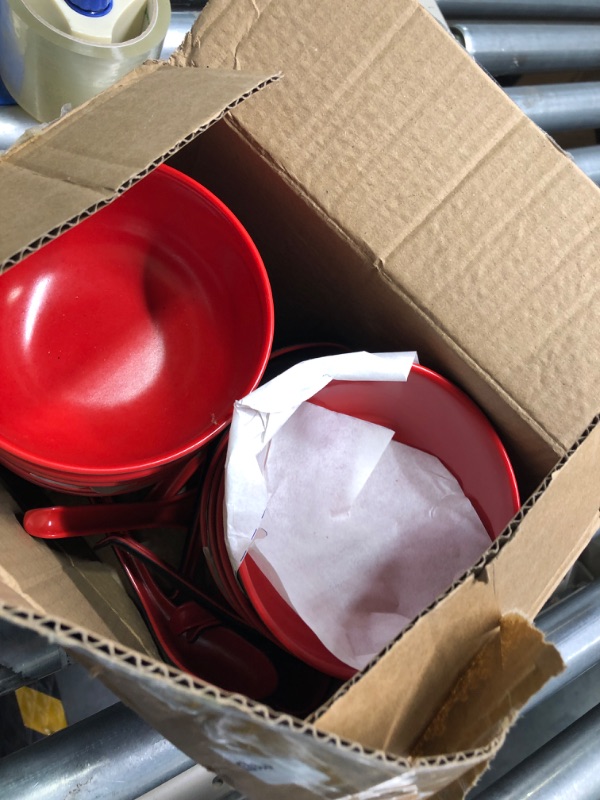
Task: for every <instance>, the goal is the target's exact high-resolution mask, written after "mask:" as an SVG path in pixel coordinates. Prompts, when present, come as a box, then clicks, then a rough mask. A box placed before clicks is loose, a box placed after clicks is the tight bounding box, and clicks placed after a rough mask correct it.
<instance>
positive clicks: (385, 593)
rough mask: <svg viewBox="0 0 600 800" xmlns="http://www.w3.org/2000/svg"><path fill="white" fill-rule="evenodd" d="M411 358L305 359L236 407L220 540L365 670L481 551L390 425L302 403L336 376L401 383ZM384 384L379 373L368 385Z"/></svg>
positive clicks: (483, 542) (453, 493)
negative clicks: (260, 572)
mask: <svg viewBox="0 0 600 800" xmlns="http://www.w3.org/2000/svg"><path fill="white" fill-rule="evenodd" d="M415 358H416V354H414V353H402V354H384V355H372V354H368V353H351V354H344V355H342V356H330V357H326V358H322V359H315V360H314V361H308V362H303V363H302V364H299V365H296V366H295V367H292V369H290V370H288V371H287V372H286V373H284V374H283V375H281V376H279V377H278V378H275V379H274V380H273V381H271V382H270V383H268V384H265V385H264V386H262V387H260V388H259V389H258V390H256V391H255V392H253V393H252V394H250V395H249V396H248V397H247V398H244V400H242V401H240V402H239V403H237V404H236V408H235V413H234V418H233V424H232V430H231V434H230V445H229V452H228V461H227V467H226V540H227V546H228V549H229V553H230V557H231V560H232V564H233V566H234V568H235V569H237V567H238V566H239V564H240V563H241V561H242V559H243V558H244V555H245V553H246V552H248V551H249V552H251V554H252V558H253V559H254V560H255V562H256V563H257V565H258V566H259V567H260V568H261V569H262V570H263V572H264V573H265V574H266V575H267V576H268V578H269V579H270V581H271V583H272V584H273V585H274V586H275V588H276V589H277V590H278V591H279V593H280V594H281V596H282V597H283V598H284V599H285V600H286V601H287V602H288V603H289V605H290V606H291V607H292V608H294V609H295V611H296V612H297V613H298V614H299V616H300V617H301V618H302V619H303V620H304V621H305V622H306V624H307V625H309V627H311V628H312V630H313V631H314V632H315V634H316V635H317V636H318V637H319V639H320V640H321V641H322V642H323V644H324V645H325V647H326V648H327V649H328V650H329V651H330V652H332V653H333V654H334V655H335V656H337V658H339V659H340V660H341V661H343V662H344V663H346V664H348V665H349V666H351V667H355V668H357V669H362V667H364V666H365V665H366V664H367V663H368V662H369V661H370V660H371V658H372V657H373V656H375V655H376V654H377V653H378V652H379V651H380V650H381V649H382V648H383V647H384V646H385V645H386V644H387V643H388V642H389V641H390V640H391V639H392V638H394V637H395V636H396V635H397V634H398V633H399V632H400V631H401V630H402V628H403V627H405V625H406V624H408V622H410V621H411V620H412V619H413V618H414V617H415V616H416V615H417V614H418V613H419V612H420V611H422V610H423V609H424V608H425V607H427V605H429V604H430V603H431V602H432V601H433V600H435V598H436V597H437V596H438V595H439V594H440V593H441V592H442V591H444V590H445V589H446V588H447V587H448V586H449V585H451V583H452V582H453V581H454V580H455V578H456V577H458V576H459V575H460V574H461V573H462V572H463V571H464V570H465V569H466V568H468V567H470V566H472V564H474V563H475V562H476V561H477V559H478V558H479V556H480V555H481V554H482V553H483V552H484V551H485V550H486V548H487V547H488V546H489V543H490V540H489V537H488V535H487V533H486V531H485V529H484V527H483V525H482V523H481V521H480V520H479V517H478V516H477V514H476V513H475V511H474V509H473V507H472V505H471V503H470V502H469V501H468V500H467V498H466V497H465V496H464V494H463V492H462V490H461V489H460V486H459V485H458V483H457V481H456V480H455V478H454V477H453V476H452V475H451V474H450V473H449V472H448V471H447V470H446V469H445V467H443V465H442V464H441V463H440V461H439V460H438V459H436V458H434V457H433V456H430V455H427V454H425V453H422V452H421V451H419V450H415V449H414V448H410V447H407V446H406V445H402V444H400V443H398V442H394V441H392V436H393V431H391V430H389V429H387V428H384V427H381V426H379V425H374V424H372V423H370V422H364V421H362V420H359V419H355V418H353V417H349V416H347V415H344V414H337V413H335V412H332V411H328V410H326V409H323V408H320V407H319V406H316V405H314V404H312V403H307V402H304V401H305V400H307V399H308V398H310V397H311V396H312V395H313V394H315V393H316V392H317V391H318V390H319V389H321V388H322V387H323V386H324V385H326V384H327V383H328V382H329V380H330V379H331V378H333V377H336V378H344V377H345V378H347V379H350V378H351V379H364V380H376V379H378V380H406V377H407V376H408V372H409V370H410V367H411V366H412V364H413V363H414V361H415ZM374 376H379V377H377V378H376V377H374Z"/></svg>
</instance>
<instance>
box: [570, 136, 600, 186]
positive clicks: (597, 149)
mask: <svg viewBox="0 0 600 800" xmlns="http://www.w3.org/2000/svg"><path fill="white" fill-rule="evenodd" d="M569 155H570V156H571V158H572V159H573V161H574V162H575V163H576V164H577V166H578V167H579V169H581V170H582V171H583V172H585V174H586V175H587V176H588V178H591V180H593V181H594V183H596V184H597V185H598V186H600V145H597V144H595V145H590V146H589V147H574V148H573V149H572V150H569Z"/></svg>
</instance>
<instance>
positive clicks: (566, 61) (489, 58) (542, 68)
mask: <svg viewBox="0 0 600 800" xmlns="http://www.w3.org/2000/svg"><path fill="white" fill-rule="evenodd" d="M450 30H451V31H452V33H453V34H454V36H455V38H456V39H457V40H458V41H459V42H460V44H462V45H463V47H464V48H465V49H466V51H467V52H468V53H469V54H470V55H471V56H472V57H473V58H474V59H475V61H477V63H478V64H480V66H482V67H483V68H484V69H486V70H487V71H488V72H489V73H490V74H491V75H495V76H501V75H523V74H527V73H532V72H552V71H554V70H561V69H594V68H596V67H600V24H596V23H591V24H588V25H576V24H561V23H551V22H549V23H545V24H544V23H530V22H523V23H517V22H512V23H511V22H453V23H452V24H451V25H450Z"/></svg>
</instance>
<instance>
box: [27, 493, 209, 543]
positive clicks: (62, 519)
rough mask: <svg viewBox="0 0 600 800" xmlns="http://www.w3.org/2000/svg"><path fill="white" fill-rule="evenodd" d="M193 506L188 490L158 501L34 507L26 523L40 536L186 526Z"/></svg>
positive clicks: (34, 533) (53, 537)
mask: <svg viewBox="0 0 600 800" xmlns="http://www.w3.org/2000/svg"><path fill="white" fill-rule="evenodd" d="M193 510H194V492H188V493H186V494H182V495H178V496H177V497H173V498H172V499H170V500H159V501H158V500H157V501H155V502H141V503H113V504H110V505H85V506H52V507H51V508H34V509H31V510H30V511H27V512H26V513H25V517H24V519H23V527H24V528H25V530H26V531H27V533H28V534H29V535H30V536H34V537H36V538H38V539H70V538H74V537H79V536H97V535H99V534H105V533H112V532H113V531H118V530H139V529H141V528H159V527H162V526H172V527H185V526H186V525H187V524H188V523H189V521H190V516H191V515H192V514H193Z"/></svg>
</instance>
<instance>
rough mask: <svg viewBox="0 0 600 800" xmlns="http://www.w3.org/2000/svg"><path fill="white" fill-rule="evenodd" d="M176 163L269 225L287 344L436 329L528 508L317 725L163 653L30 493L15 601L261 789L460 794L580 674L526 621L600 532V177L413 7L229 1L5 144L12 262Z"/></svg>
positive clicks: (17, 542) (269, 255) (5, 505)
mask: <svg viewBox="0 0 600 800" xmlns="http://www.w3.org/2000/svg"><path fill="white" fill-rule="evenodd" d="M194 67H195V68H194ZM206 67H210V68H212V69H205V68H206ZM215 68H218V69H215ZM222 70H223V71H222ZM239 70H241V71H239ZM278 70H282V71H283V79H282V80H280V81H277V82H276V83H274V84H273V85H271V86H268V85H267V84H268V83H270V77H269V76H271V75H272V74H273V72H274V71H275V72H277V71H278ZM262 86H264V87H265V88H264V89H263V90H262V91H260V92H259V93H258V95H257V96H255V97H249V99H247V100H246V101H245V102H244V103H243V104H242V105H240V106H239V107H235V110H234V106H237V103H238V101H239V100H240V99H241V98H243V97H247V96H249V95H250V94H252V93H253V91H254V90H255V89H256V88H259V87H262ZM224 112H227V113H224ZM219 119H220V121H217V120H219ZM213 122H216V124H214V125H212V123H213ZM209 126H211V127H209ZM100 132H102V135H99V133H100ZM199 134H201V135H199ZM166 158H170V161H171V163H172V164H173V165H174V166H176V167H178V168H180V169H183V170H185V171H186V172H188V173H190V174H191V175H193V176H194V177H197V178H199V179H200V180H201V181H202V182H204V183H205V184H206V185H207V186H208V187H209V188H211V189H212V190H213V191H215V192H216V194H218V195H219V196H220V197H221V198H222V199H223V200H224V201H225V202H226V203H227V204H228V205H229V206H230V207H231V208H232V210H233V211H234V212H235V213H236V214H237V215H238V216H239V218H240V219H241V220H242V222H243V223H244V225H245V226H246V227H247V228H248V230H249V232H250V234H251V235H252V236H253V238H254V239H255V241H256V243H257V245H258V247H259V249H260V251H261V253H262V254H263V257H264V259H265V262H266V264H267V268H268V270H269V274H270V278H271V281H272V285H273V289H274V295H275V303H276V315H277V316H276V325H277V336H278V339H279V340H281V341H294V340H297V341H307V340H311V339H313V340H314V339H336V340H341V341H343V342H345V343H347V344H348V345H350V346H352V347H356V348H360V349H372V350H385V349H389V350H401V349H416V350H417V351H418V352H419V356H420V359H421V361H422V363H424V364H427V365H430V366H432V367H433V368H435V369H438V370H439V371H441V372H442V373H443V374H445V375H446V376H447V377H449V378H450V379H451V380H454V381H456V382H457V383H458V384H460V385H461V386H462V387H463V388H464V389H465V390H466V391H467V392H468V393H469V394H470V395H471V396H472V397H473V398H474V399H475V400H476V401H477V402H478V403H479V404H480V405H481V406H482V407H483V408H484V409H485V411H486V412H487V414H488V415H489V417H490V418H491V419H492V420H493V422H494V424H495V425H496V426H497V429H498V430H499V432H500V434H501V436H502V438H503V440H504V442H505V443H506V445H507V447H508V449H509V451H510V454H511V457H512V459H513V461H514V464H515V465H516V467H517V472H518V478H519V481H520V487H521V491H522V496H523V498H524V503H523V507H522V509H521V510H520V512H519V513H518V514H517V516H516V517H515V519H514V520H513V521H512V522H511V523H510V525H509V526H508V528H507V530H506V531H505V533H504V534H503V535H502V536H501V537H500V539H499V540H498V541H497V542H495V543H494V544H493V546H492V547H491V548H490V550H489V552H488V553H487V554H486V556H485V558H483V559H482V560H481V562H480V563H478V564H477V565H476V566H475V568H474V569H473V570H471V571H470V572H469V573H468V574H466V575H465V576H463V578H462V579H461V580H460V581H459V582H458V583H457V584H456V585H455V586H454V587H452V588H451V589H449V591H448V592H447V593H446V594H445V595H444V596H443V597H442V598H440V599H439V600H438V601H437V603H436V604H434V606H433V607H431V608H430V609H428V610H427V612H425V613H424V614H422V615H421V616H420V617H419V618H418V619H417V620H416V621H415V622H414V623H413V624H412V625H411V626H410V627H409V628H408V629H407V630H405V632H404V633H403V634H402V635H401V636H400V637H399V638H398V640H397V641H396V642H394V643H392V644H391V645H390V646H389V648H387V649H386V651H385V652H384V653H383V654H382V655H381V656H380V657H379V659H377V660H376V661H375V663H373V664H372V665H370V667H369V668H368V669H367V670H365V671H364V673H363V674H361V675H359V676H357V677H356V679H354V680H353V681H351V682H350V683H349V684H347V685H346V686H344V687H343V688H342V689H341V690H340V691H339V693H338V694H337V695H336V696H335V697H334V698H332V700H331V701H330V702H329V703H328V704H327V705H326V706H325V707H324V708H322V709H320V710H319V711H318V712H317V713H316V714H314V715H313V717H312V718H311V719H310V720H297V719H292V718H291V717H289V716H282V715H278V714H276V713H274V712H273V711H271V710H270V709H268V708H266V707H264V706H261V705H259V704H256V703H252V702H250V701H248V700H247V699H246V698H243V697H240V696H237V695H227V694H225V693H223V692H220V691H219V690H218V689H217V688H215V687H211V686H206V685H204V684H202V683H201V682H199V681H195V680H193V679H192V678H190V677H189V676H187V675H184V674H182V673H180V672H178V671H177V670H175V669H171V668H169V667H168V666H166V665H164V664H162V663H161V662H160V661H158V660H156V658H155V657H154V655H153V647H152V642H151V641H150V639H149V637H148V635H147V632H146V631H145V629H144V627H143V625H142V624H141V621H140V619H139V617H138V616H137V614H136V611H135V609H134V607H133V606H132V604H131V603H130V602H129V600H128V598H127V596H126V594H125V592H124V591H123V590H122V588H121V587H120V585H119V583H118V582H117V580H116V579H115V576H114V574H113V573H112V571H111V570H110V569H109V568H108V567H106V566H105V565H103V564H98V563H97V562H95V561H92V560H90V559H89V558H86V557H85V556H83V555H82V556H81V557H75V556H73V555H69V556H66V555H65V554H63V553H61V552H60V551H57V550H54V549H49V548H47V547H45V546H44V545H43V544H42V543H40V542H34V541H31V540H30V539H28V537H27V535H26V534H25V533H24V531H23V530H22V529H21V528H20V526H19V524H18V522H17V520H16V518H15V504H14V501H13V500H12V499H11V498H10V496H9V495H8V494H4V495H3V497H2V505H1V514H0V536H1V541H2V550H1V552H2V557H1V559H0V578H1V579H2V582H1V583H0V599H1V600H2V606H1V609H2V616H3V617H5V618H6V619H9V620H11V621H16V622H17V623H18V624H20V625H22V626H25V627H31V628H34V629H35V630H37V631H39V632H41V633H43V634H45V635H46V636H48V637H49V638H53V639H55V640H56V641H58V642H59V643H60V644H62V645H63V646H65V647H66V648H67V649H68V650H69V651H70V652H71V653H73V655H74V656H75V657H76V658H78V659H79V660H80V661H82V662H83V663H84V664H85V665H86V666H87V667H88V668H89V669H90V670H92V671H93V672H94V673H95V674H97V675H99V676H100V678H101V679H102V680H103V681H104V682H105V683H106V684H107V686H109V687H110V688H111V689H112V690H113V691H114V692H115V693H116V694H117V695H119V696H120V697H122V698H123V700H124V701H125V702H126V703H127V704H128V705H130V706H131V707H132V708H134V709H135V710H136V711H137V712H138V713H139V714H140V715H141V716H142V717H143V718H144V719H146V720H147V721H148V722H149V723H150V724H152V725H154V726H155V727H156V728H157V729H158V730H159V731H161V732H162V733H163V734H164V735H165V736H166V737H168V738H169V739H171V740H172V741H173V742H174V743H175V744H176V745H177V746H178V747H180V748H181V749H182V750H184V751H185V752H186V753H188V754H189V755H190V756H191V757H193V758H195V759H196V760H197V761H199V762H200V763H201V764H203V765H205V766H206V767H208V768H209V769H212V770H214V771H215V772H217V773H219V774H221V775H223V777H224V778H225V779H226V780H227V781H229V782H230V783H232V784H233V785H234V786H236V788H239V789H240V791H242V792H243V793H245V794H246V795H247V796H248V797H256V798H271V797H272V798H281V797H290V798H294V800H296V799H297V800H304V798H341V797H344V798H346V799H347V800H348V798H350V797H352V798H357V799H358V798H360V800H367V798H375V797H376V798H378V799H379V800H383V798H395V797H400V796H402V797H430V796H436V797H444V798H453V797H460V796H462V795H463V794H464V791H465V790H466V788H467V787H468V786H469V785H470V783H471V782H472V781H473V780H474V779H475V777H476V776H477V775H478V774H479V773H480V772H481V771H482V770H483V769H484V768H485V766H486V765H487V763H488V762H489V760H490V759H491V758H492V757H493V755H494V754H495V753H496V752H497V750H498V748H499V747H500V746H501V744H502V741H503V737H504V735H505V732H506V729H507V727H508V725H509V724H510V722H511V721H512V720H513V719H514V716H515V714H516V713H517V712H518V710H519V708H520V707H521V706H522V705H523V704H524V703H525V702H526V700H527V699H528V698H529V697H530V696H531V695H532V694H533V693H534V692H535V691H536V690H537V689H538V688H539V687H540V686H541V685H542V684H543V683H544V682H545V681H546V680H547V679H548V678H549V677H550V676H552V675H553V674H556V673H557V672H558V671H559V670H560V669H561V661H560V658H559V656H558V654H557V653H556V651H555V650H554V649H553V648H552V647H551V646H549V645H548V644H546V643H545V642H544V641H543V639H542V637H541V635H540V634H539V633H538V632H537V631H536V630H535V628H534V627H533V626H532V625H531V623H530V621H531V620H532V619H533V618H534V617H535V615H536V614H537V613H538V611H539V610H540V608H541V607H542V605H543V604H544V602H545V600H546V599H547V598H548V597H549V595H550V594H551V593H552V591H553V589H554V588H555V587H556V585H557V584H558V583H559V581H560V579H561V577H562V575H563V574H564V573H565V572H566V570H567V569H568V568H569V566H570V565H571V564H572V562H573V561H574V560H575V559H576V557H577V556H578V554H579V553H580V552H581V550H582V549H583V548H584V546H585V544H586V543H587V541H588V540H589V539H590V537H591V535H592V534H593V533H594V532H595V530H596V529H597V528H598V526H599V511H598V509H599V505H600V503H599V499H600V477H599V476H600V426H599V425H598V423H599V422H600V416H599V415H598V412H599V406H600V404H599V401H598V395H597V387H598V385H599V383H600V363H599V362H598V360H597V357H596V354H597V352H598V349H599V344H600V342H599V341H598V340H599V338H600V325H598V299H597V292H598V289H597V287H598V285H600V283H599V281H598V278H599V275H598V273H599V271H600V267H599V266H598V259H597V250H598V245H599V240H600V233H599V231H598V224H597V220H598V218H600V194H599V193H598V190H597V188H596V187H595V186H594V185H593V184H592V183H591V182H590V181H589V180H588V179H587V178H585V177H584V176H583V174H582V173H581V172H580V171H579V170H578V169H577V168H576V167H575V166H574V165H573V163H572V162H571V161H570V160H569V159H568V157H567V156H566V155H565V154H564V153H562V152H561V151H560V150H559V149H558V148H557V147H556V146H555V145H554V143H553V142H552V141H551V140H550V139H549V138H547V137H546V136H545V135H544V134H543V133H542V132H541V131H540V130H539V129H537V128H536V127H535V126H534V125H533V124H532V123H531V122H530V121H529V120H527V119H526V118H525V117H524V116H523V115H522V113H521V112H520V111H519V110H518V109H517V108H516V107H515V106H514V105H513V104H512V103H511V102H510V101H509V100H508V99H507V98H506V96H505V95H504V94H503V92H502V91H501V89H500V88H499V87H497V86H496V85H495V84H494V83H493V81H492V80H491V79H490V78H489V77H487V76H486V75H485V74H484V73H483V72H482V71H481V70H480V69H479V68H478V67H477V66H476V65H475V64H474V63H473V62H472V61H471V59H470V58H469V57H468V56H467V55H466V54H465V53H464V52H463V51H462V50H461V49H460V47H459V46H458V45H457V44H456V43H455V42H454V40H453V39H452V38H451V37H450V35H449V34H448V33H447V32H446V31H445V30H444V29H443V27H442V26H441V25H440V24H439V23H437V22H436V21H435V20H434V19H433V18H432V17H431V16H430V15H429V14H428V13H427V12H426V11H424V10H423V8H421V7H420V6H419V5H418V3H417V2H416V0H401V1H400V0H399V1H398V2H395V3H390V2H388V0H375V2H372V3H369V4H366V3H362V2H357V0H356V1H355V0H351V2H344V3H342V2H329V3H318V2H316V0H312V2H309V1H308V0H306V1H305V2H303V1H302V0H293V1H292V0H270V2H268V1H267V0H256V2H253V3H252V4H249V5H245V4H240V3H238V2H235V0H212V2H211V3H210V4H209V5H208V6H207V8H206V9H205V10H204V11H203V13H202V15H201V17H200V19H199V23H198V25H197V26H196V30H195V31H194V35H193V36H192V35H190V36H188V38H187V40H186V42H185V43H184V46H183V48H182V50H181V51H180V52H179V53H178V54H175V55H174V56H173V57H172V59H171V64H170V65H166V64H149V65H146V66H144V67H142V68H141V69H140V70H138V71H137V72H136V73H134V74H132V75H131V76H129V77H128V78H127V79H125V80H124V81H122V82H121V83H119V84H118V85H117V86H115V87H113V88H112V89H111V90H109V91H108V92H105V93H104V94H103V95H101V96H100V97H98V98H97V99H96V100H93V101H91V102H90V103H89V104H87V106H86V107H84V108H82V109H78V110H76V111H74V112H73V113H71V114H69V115H67V117H65V118H64V119H63V120H61V121H60V122H58V123H56V124H54V125H52V126H50V127H49V128H47V129H46V130H45V131H44V132H43V133H42V134H41V135H39V136H37V137H35V138H34V139H33V140H32V141H30V142H28V143H26V144H24V145H21V146H19V147H17V148H15V149H14V150H12V151H10V152H9V153H8V155H7V156H6V157H5V158H4V159H3V160H2V161H1V162H0V213H1V215H2V225H1V227H0V230H1V231H2V234H1V237H0V261H1V262H2V263H3V264H4V268H8V267H12V268H14V269H18V268H19V267H18V261H19V260H20V259H21V258H22V257H23V256H24V255H26V254H27V253H28V252H30V251H31V250H32V249H35V248H37V247H39V246H41V245H42V244H43V243H44V242H45V241H47V240H48V239H49V238H52V237H54V236H56V235H58V234H60V232H61V231H62V230H64V229H65V228H67V227H69V226H70V225H72V224H75V223H76V222H77V221H78V219H80V218H81V217H83V216H85V215H87V214H88V213H91V212H93V211H94V210H95V209H97V208H99V207H100V206H101V205H103V204H104V203H106V202H109V201H110V199H111V198H112V197H114V196H115V195H116V194H118V193H119V192H121V191H124V190H126V189H127V188H128V186H130V185H131V184H132V183H133V182H134V181H135V180H137V179H138V178H139V177H141V176H143V175H144V174H146V173H147V172H148V170H149V169H151V168H152V167H153V166H154V165H156V164H157V163H159V162H160V161H162V160H164V159H166ZM90 277H91V278H92V277H93V276H90ZM582 431H583V433H582Z"/></svg>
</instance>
